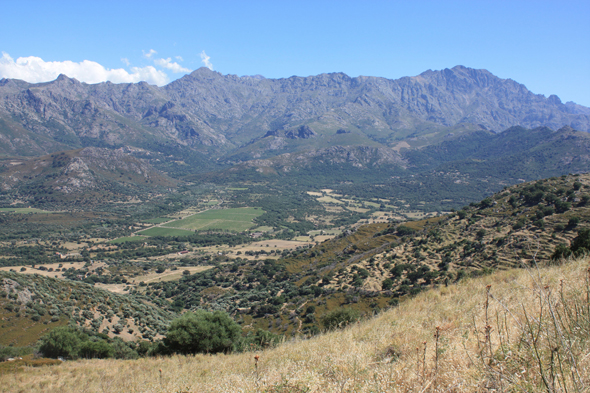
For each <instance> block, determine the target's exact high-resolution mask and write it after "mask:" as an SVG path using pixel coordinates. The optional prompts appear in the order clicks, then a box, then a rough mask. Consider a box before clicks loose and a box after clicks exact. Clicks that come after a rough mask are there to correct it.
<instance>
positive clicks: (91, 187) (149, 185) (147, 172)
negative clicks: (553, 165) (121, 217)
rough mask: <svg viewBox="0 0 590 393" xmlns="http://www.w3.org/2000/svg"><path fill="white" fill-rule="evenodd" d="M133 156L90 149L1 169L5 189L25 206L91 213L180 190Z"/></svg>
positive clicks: (14, 161)
mask: <svg viewBox="0 0 590 393" xmlns="http://www.w3.org/2000/svg"><path fill="white" fill-rule="evenodd" d="M134 150H137V149H129V148H128V149H123V148H121V149H116V150H114V149H106V148H97V147H86V148H83V149H77V150H69V151H62V152H59V153H55V154H51V155H46V156H42V157H39V158H31V159H7V160H4V161H3V162H2V166H1V167H0V189H1V190H2V191H3V192H4V193H5V194H6V195H12V196H13V198H18V199H20V200H21V202H22V203H24V202H29V203H35V204H36V205H43V204H46V203H49V204H52V203H57V204H61V205H62V206H63V205H64V203H71V202H77V203H79V204H80V203H81V204H83V205H85V206H86V207H88V206H94V205H96V204H97V203H103V202H106V201H117V200H127V199H128V198H132V197H137V196H140V195H144V194H146V193H149V192H154V191H157V190H158V189H165V188H167V187H172V186H174V185H175V184H176V181H175V180H172V179H170V178H169V177H168V176H166V175H165V174H163V173H162V172H160V171H158V170H156V169H154V168H153V167H152V166H151V165H150V164H149V163H148V162H146V161H145V160H142V159H139V158H136V157H134V156H133V155H132V154H133V153H134ZM140 153H141V152H140Z"/></svg>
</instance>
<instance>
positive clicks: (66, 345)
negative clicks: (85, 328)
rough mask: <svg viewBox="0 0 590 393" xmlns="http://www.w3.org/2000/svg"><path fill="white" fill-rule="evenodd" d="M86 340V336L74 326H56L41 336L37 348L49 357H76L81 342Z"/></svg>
mask: <svg viewBox="0 0 590 393" xmlns="http://www.w3.org/2000/svg"><path fill="white" fill-rule="evenodd" d="M86 340H88V336H87V335H86V334H84V333H83V332H81V331H80V330H79V329H77V328H75V327H72V326H63V327H58V328H55V329H53V330H52V331H50V332H49V333H47V334H46V335H45V336H43V338H42V339H41V346H40V347H39V350H40V351H41V353H43V355H44V356H46V357H50V358H57V357H63V358H68V359H76V358H77V357H78V355H79V353H78V352H79V348H80V345H81V343H82V342H83V341H86Z"/></svg>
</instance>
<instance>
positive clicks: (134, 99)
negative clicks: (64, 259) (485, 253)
mask: <svg viewBox="0 0 590 393" xmlns="http://www.w3.org/2000/svg"><path fill="white" fill-rule="evenodd" d="M0 119H1V120H2V121H3V126H2V127H0V138H2V139H4V140H6V141H8V142H10V141H12V140H14V139H18V137H19V136H22V138H24V139H25V140H26V142H27V145H28V148H27V149H25V148H24V147H22V146H19V145H18V144H14V143H11V144H6V145H5V147H3V148H2V149H0V154H4V155H40V154H42V153H45V154H46V153H49V152H54V151H59V150H65V149H64V146H66V147H69V148H80V147H87V146H99V147H120V146H123V145H130V146H135V147H142V148H145V147H148V146H150V149H156V150H158V149H159V148H158V146H164V145H173V146H179V147H180V148H185V149H189V150H194V151H197V152H200V153H202V154H205V155H213V156H217V157H220V156H221V157H222V156H224V155H225V154H227V153H228V152H229V153H231V152H234V151H236V150H237V149H239V147H240V146H243V145H244V144H246V143H248V142H249V141H251V140H254V139H257V138H261V137H263V136H264V135H265V134H266V133H268V132H273V131H277V130H281V129H291V128H298V127H301V126H307V127H310V128H311V129H312V130H313V131H314V132H315V133H317V134H318V135H326V136H330V135H334V134H336V131H337V130H339V129H344V130H347V131H349V132H352V133H356V134H359V135H361V136H362V137H363V138H365V139H366V138H372V139H374V140H378V141H379V143H381V144H383V145H384V146H393V145H394V144H395V143H397V142H399V141H400V140H407V139H409V138H415V137H424V138H426V139H428V138H430V135H431V134H433V133H435V134H436V133H441V132H446V131H448V129H449V128H453V127H458V126H460V125H461V124H465V125H467V128H470V129H482V128H484V129H488V130H491V131H494V132H500V131H502V130H504V129H507V128H509V127H512V126H515V125H520V126H522V127H525V128H536V127H540V126H546V127H549V128H552V129H558V128H561V127H563V126H564V125H567V126H570V127H572V128H575V129H578V130H581V131H586V132H588V131H590V108H586V107H583V106H580V105H577V104H574V103H569V102H568V103H566V104H563V103H562V102H561V100H560V99H559V98H558V97H557V96H550V97H548V98H546V97H545V96H543V95H538V94H534V93H532V92H530V91H529V90H528V89H526V87H525V86H524V85H522V84H519V83H517V82H515V81H513V80H511V79H501V78H499V77H497V76H495V75H493V74H492V73H490V72H489V71H487V70H477V69H472V68H467V67H463V66H456V67H453V68H451V69H448V68H447V69H444V70H441V71H432V70H428V71H425V72H423V73H421V74H420V75H417V76H413V77H403V78H399V79H386V78H381V77H371V76H359V77H350V76H348V75H346V74H344V73H329V74H320V75H315V76H308V77H298V76H292V77H289V78H281V79H270V78H252V77H248V78H244V77H238V76H236V75H222V74H220V73H218V72H215V71H211V70H209V69H207V68H200V69H197V70H195V71H193V72H192V73H191V74H188V75H185V76H184V77H182V78H180V79H178V80H176V81H173V82H171V83H170V84H168V85H166V86H163V87H157V86H152V85H149V84H147V83H146V82H140V83H136V84H133V83H127V84H113V83H110V82H104V83H99V84H92V85H90V84H86V83H81V82H79V81H77V80H75V79H71V78H68V77H67V76H65V75H60V76H59V77H58V78H57V79H56V80H54V81H51V82H45V83H38V84H31V83H27V82H24V81H19V80H12V79H2V80H0ZM39 138H47V139H49V140H51V141H53V144H51V143H43V142H41V141H39V140H38V139H39ZM359 143H360V144H363V142H359ZM425 143H428V141H426V142H425ZM57 144H59V146H58V145H57Z"/></svg>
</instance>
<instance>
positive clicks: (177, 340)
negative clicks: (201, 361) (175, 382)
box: [164, 310, 242, 354]
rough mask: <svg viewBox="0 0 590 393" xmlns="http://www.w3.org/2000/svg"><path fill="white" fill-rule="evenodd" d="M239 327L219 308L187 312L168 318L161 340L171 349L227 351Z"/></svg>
mask: <svg viewBox="0 0 590 393" xmlns="http://www.w3.org/2000/svg"><path fill="white" fill-rule="evenodd" d="M241 333H242V328H241V327H240V325H238V324H237V323H236V322H234V321H233V319H231V318H230V316H229V315H227V314H226V313H224V312H222V311H215V312H208V311H205V310H197V311H196V312H194V313H192V312H187V313H186V314H184V315H183V316H182V317H180V318H177V319H175V320H173V321H172V323H171V324H170V328H169V329H168V334H167V335H166V339H165V340H164V341H165V343H166V345H167V346H168V347H169V348H170V349H171V350H172V351H174V352H179V353H183V354H189V353H199V352H200V353H217V352H230V351H231V350H232V348H233V345H234V343H235V342H236V341H237V340H238V339H239V338H240V337H241Z"/></svg>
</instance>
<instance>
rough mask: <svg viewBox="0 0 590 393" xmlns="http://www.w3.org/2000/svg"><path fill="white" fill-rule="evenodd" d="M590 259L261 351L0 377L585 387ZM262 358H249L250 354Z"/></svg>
mask: <svg viewBox="0 0 590 393" xmlns="http://www.w3.org/2000/svg"><path fill="white" fill-rule="evenodd" d="M588 274H589V272H588V259H587V258H586V259H583V260H578V261H573V262H569V263H567V264H565V265H562V266H558V267H549V268H544V269H541V270H538V271H537V270H510V271H502V272H498V273H495V274H493V275H490V276H486V277H481V278H478V279H473V280H466V281H464V282H461V283H460V284H458V285H454V286H449V287H441V288H439V289H436V290H431V291H428V292H425V293H422V294H420V295H419V296H417V297H416V298H414V299H411V300H409V301H407V302H404V303H403V304H401V305H400V306H399V307H398V308H396V309H394V310H391V311H388V312H385V313H383V314H381V315H379V316H377V317H375V318H373V319H371V320H369V321H366V322H363V323H359V324H357V325H354V326H352V327H349V328H347V329H345V330H343V331H337V332H331V333H327V334H324V335H321V336H318V337H315V338H313V339H310V340H295V341H289V342H286V343H284V344H282V345H280V346H279V347H277V348H274V349H270V350H267V351H263V352H258V353H243V354H233V355H218V356H206V355H198V356H188V357H185V356H173V357H170V358H163V359H153V358H152V359H140V360H132V361H123V360H88V361H75V362H66V363H63V364H62V365H59V366H50V367H44V368H37V369H33V368H28V369H25V370H23V371H22V372H19V373H15V374H11V375H3V376H1V377H0V378H1V380H0V386H1V389H2V390H3V391H10V392H34V391H43V392H484V391H486V392H488V391H498V392H500V391H506V392H520V391H522V392H535V391H539V392H541V391H544V392H553V391H555V392H561V391H564V392H565V391H567V392H576V391H577V392H583V391H588V390H587V389H588V387H589V386H590V351H589V346H588V344H587V342H586V341H587V340H588V339H589V338H590V334H589V330H588V329H589V326H590V321H589V316H590V292H589V291H588ZM255 355H258V356H259V360H258V362H257V363H258V364H257V365H255V359H254V356H255Z"/></svg>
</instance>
